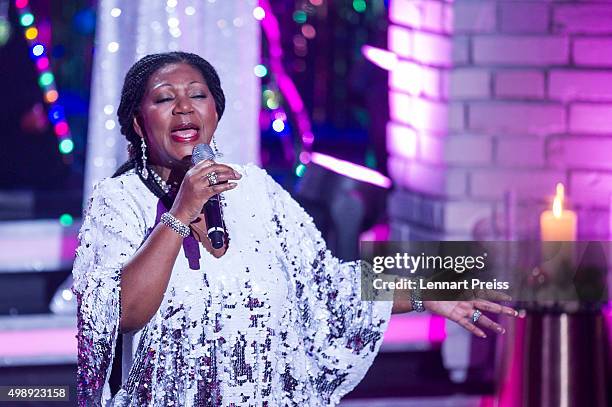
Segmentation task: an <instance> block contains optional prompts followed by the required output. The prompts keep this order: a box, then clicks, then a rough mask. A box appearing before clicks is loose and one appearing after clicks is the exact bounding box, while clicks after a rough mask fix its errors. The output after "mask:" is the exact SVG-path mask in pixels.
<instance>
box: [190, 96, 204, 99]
mask: <svg viewBox="0 0 612 407" xmlns="http://www.w3.org/2000/svg"><path fill="white" fill-rule="evenodd" d="M192 98H196V99H206V98H207V96H206V95H193V96H192Z"/></svg>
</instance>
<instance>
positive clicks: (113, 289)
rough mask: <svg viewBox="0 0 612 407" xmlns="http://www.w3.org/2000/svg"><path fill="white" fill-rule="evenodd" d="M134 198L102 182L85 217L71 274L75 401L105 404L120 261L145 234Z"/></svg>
mask: <svg viewBox="0 0 612 407" xmlns="http://www.w3.org/2000/svg"><path fill="white" fill-rule="evenodd" d="M138 219H139V218H138V216H137V211H136V210H135V208H134V204H133V199H130V194H129V193H128V192H127V191H126V189H125V187H124V185H123V182H122V181H121V180H120V179H107V180H104V181H101V182H100V183H99V184H98V185H97V186H96V187H95V188H94V191H93V194H92V197H91V199H90V200H89V204H88V207H87V208H86V210H85V213H84V217H83V225H82V227H81V231H80V233H79V248H78V249H77V257H76V259H75V263H74V267H73V270H72V274H73V277H74V285H73V291H74V293H75V294H76V297H77V302H78V336H77V338H78V367H77V391H78V402H79V406H99V405H106V401H107V400H108V399H109V398H110V389H109V387H108V376H109V374H110V368H109V367H110V366H112V360H113V356H114V349H115V341H116V339H117V335H118V330H119V317H120V309H121V306H120V296H119V283H120V275H121V268H122V267H123V264H124V263H125V262H126V261H127V260H128V259H129V258H130V257H131V256H132V255H133V254H134V252H135V251H136V249H137V248H138V247H139V246H140V244H141V242H142V240H143V238H144V236H143V232H141V231H142V227H141V226H140V225H139V220H138Z"/></svg>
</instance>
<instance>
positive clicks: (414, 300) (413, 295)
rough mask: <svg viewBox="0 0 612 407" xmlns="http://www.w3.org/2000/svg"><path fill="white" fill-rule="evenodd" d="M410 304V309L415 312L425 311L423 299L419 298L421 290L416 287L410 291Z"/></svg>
mask: <svg viewBox="0 0 612 407" xmlns="http://www.w3.org/2000/svg"><path fill="white" fill-rule="evenodd" d="M410 305H412V310H413V311H415V312H424V311H425V305H424V304H423V300H421V290H419V289H418V288H416V289H414V290H411V291H410Z"/></svg>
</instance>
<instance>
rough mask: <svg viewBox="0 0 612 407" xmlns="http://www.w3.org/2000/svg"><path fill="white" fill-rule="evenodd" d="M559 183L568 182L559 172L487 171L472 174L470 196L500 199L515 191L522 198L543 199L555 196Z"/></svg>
mask: <svg viewBox="0 0 612 407" xmlns="http://www.w3.org/2000/svg"><path fill="white" fill-rule="evenodd" d="M557 182H566V180H565V172H563V171H558V170H539V171H531V170H519V169H487V170H480V171H472V172H471V173H470V196H471V197H473V198H485V199H486V198H490V199H499V198H500V197H502V196H503V194H504V193H505V192H507V191H510V190H513V191H515V192H516V193H517V194H518V195H519V196H520V197H522V198H542V197H543V196H547V195H550V194H554V191H555V186H556V185H557Z"/></svg>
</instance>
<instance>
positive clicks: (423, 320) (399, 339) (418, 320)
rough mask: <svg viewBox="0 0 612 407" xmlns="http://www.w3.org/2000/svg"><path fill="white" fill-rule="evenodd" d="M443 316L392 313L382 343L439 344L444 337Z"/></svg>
mask: <svg viewBox="0 0 612 407" xmlns="http://www.w3.org/2000/svg"><path fill="white" fill-rule="evenodd" d="M444 324H445V322H444V318H442V317H439V316H436V315H417V314H410V315H409V314H402V315H393V316H392V317H391V320H390V321H389V326H388V328H387V331H386V332H385V336H384V339H383V344H384V345H391V346H393V345H401V344H409V343H429V344H432V345H435V344H440V343H442V342H444V339H446V329H445V325H444Z"/></svg>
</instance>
